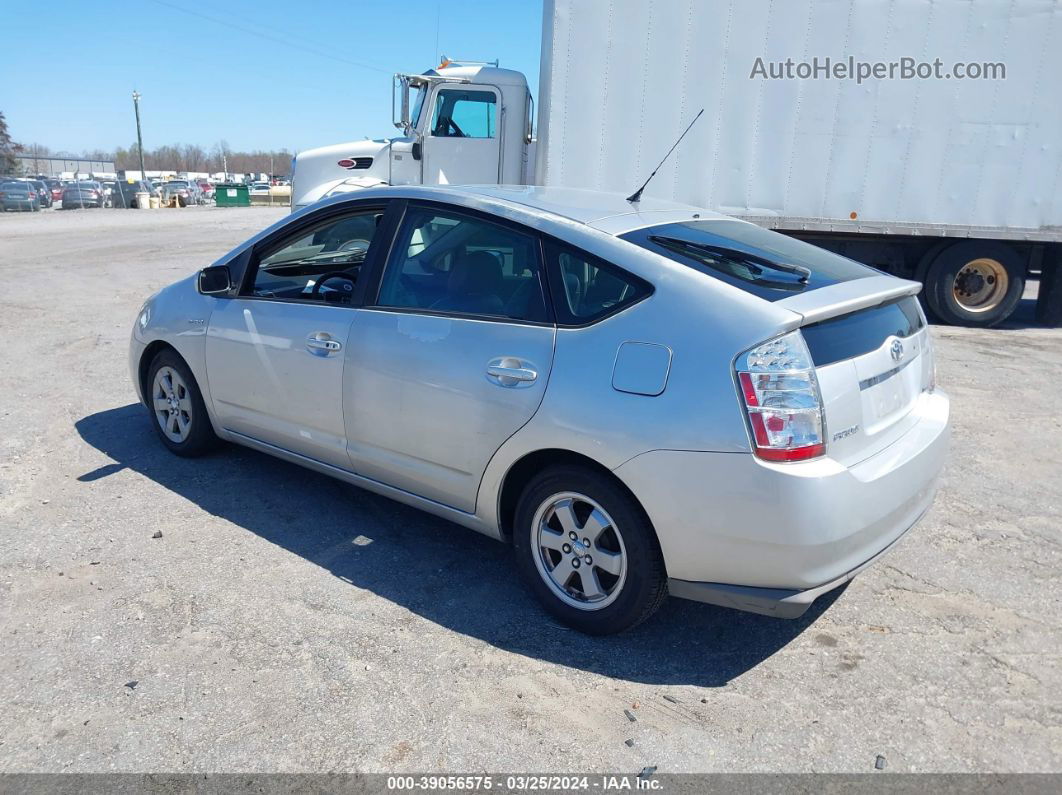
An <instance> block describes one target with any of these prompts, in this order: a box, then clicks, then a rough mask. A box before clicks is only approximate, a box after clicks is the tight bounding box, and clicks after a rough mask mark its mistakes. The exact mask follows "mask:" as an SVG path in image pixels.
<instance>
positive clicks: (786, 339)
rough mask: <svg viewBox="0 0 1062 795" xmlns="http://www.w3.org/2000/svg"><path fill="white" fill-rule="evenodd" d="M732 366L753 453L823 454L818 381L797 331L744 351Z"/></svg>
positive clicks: (782, 456) (797, 457)
mask: <svg viewBox="0 0 1062 795" xmlns="http://www.w3.org/2000/svg"><path fill="white" fill-rule="evenodd" d="M735 369H736V371H737V377H738V384H739V386H740V388H741V399H742V402H743V403H744V404H745V411H746V412H747V413H748V417H749V426H750V428H751V429H752V440H753V451H754V452H755V453H756V455H757V456H759V457H760V458H762V459H764V460H765V461H805V460H807V459H809V458H816V457H817V456H820V455H824V454H825V452H826V439H825V423H824V422H823V418H822V397H821V395H820V393H819V382H818V380H817V379H816V378H815V365H814V363H813V362H812V361H811V354H810V353H809V352H808V347H807V345H806V344H805V342H804V337H803V335H801V333H800V332H799V331H793V332H791V333H789V334H786V335H785V336H783V337H778V338H777V339H773V340H771V341H769V342H764V343H762V344H760V345H757V346H756V347H755V348H752V349H751V350H749V351H746V352H745V353H743V354H742V355H741V356H739V357H738V359H737V363H736V365H735Z"/></svg>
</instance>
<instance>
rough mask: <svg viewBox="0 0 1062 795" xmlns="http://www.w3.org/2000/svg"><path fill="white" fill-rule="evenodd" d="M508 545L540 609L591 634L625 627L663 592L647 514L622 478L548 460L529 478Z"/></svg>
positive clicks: (657, 601)
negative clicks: (549, 464)
mask: <svg viewBox="0 0 1062 795" xmlns="http://www.w3.org/2000/svg"><path fill="white" fill-rule="evenodd" d="M573 533H574V537H573V536H572V534H573ZM588 541H589V543H586V542H588ZM513 546H514V548H515V550H516V556H517V562H518V565H519V567H520V569H521V571H522V573H523V575H524V577H525V578H526V580H527V582H528V585H529V586H530V588H531V590H532V591H533V592H534V594H535V596H536V597H538V599H539V601H540V602H542V604H543V606H544V607H545V608H546V610H548V611H549V612H550V613H551V614H552V615H553V616H554V617H556V618H557V619H558V620H560V621H562V622H563V623H565V624H567V625H568V626H570V627H573V628H574V629H577V630H579V631H580V632H585V633H587V634H589V635H611V634H613V633H616V632H623V631H624V630H627V629H630V628H631V627H634V626H636V625H638V624H640V623H641V622H642V621H645V620H646V619H647V618H649V617H650V616H651V615H652V614H653V613H655V612H656V611H657V609H658V608H659V607H660V605H661V604H663V602H664V599H665V598H666V597H667V573H666V571H665V568H664V559H663V555H662V554H661V552H660V544H659V542H658V541H657V537H656V532H655V531H654V529H653V526H652V523H651V522H650V521H649V517H648V516H646V514H645V511H644V510H642V507H641V506H640V505H639V504H638V503H637V501H636V500H635V499H634V498H633V497H632V496H631V495H630V493H629V492H627V490H626V489H624V488H623V487H622V486H621V485H620V484H618V483H617V482H616V481H614V480H613V479H611V478H609V477H608V476H606V475H603V474H601V473H598V472H595V471H593V470H592V469H589V468H586V467H579V466H573V465H561V466H556V467H550V468H548V469H545V470H543V471H542V472H541V473H539V474H538V475H537V476H535V478H533V479H532V480H531V482H530V483H528V484H527V486H526V487H525V488H524V491H523V494H522V495H521V496H520V501H519V502H518V504H517V507H516V517H515V524H514V528H513Z"/></svg>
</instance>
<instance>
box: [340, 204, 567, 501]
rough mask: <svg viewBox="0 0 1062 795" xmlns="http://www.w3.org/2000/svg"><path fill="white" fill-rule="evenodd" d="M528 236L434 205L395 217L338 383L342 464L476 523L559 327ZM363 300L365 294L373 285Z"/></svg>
mask: <svg viewBox="0 0 1062 795" xmlns="http://www.w3.org/2000/svg"><path fill="white" fill-rule="evenodd" d="M541 259H542V258H541V252H540V246H539V242H538V239H537V238H536V237H535V235H534V234H532V233H531V232H529V231H528V230H525V229H522V228H519V227H516V226H513V225H508V224H501V223H498V222H496V221H495V220H491V219H488V218H485V217H483V216H479V215H470V214H466V213H464V212H462V211H459V210H456V209H451V208H444V207H441V206H438V205H426V204H425V205H416V204H410V205H409V206H408V207H407V208H406V210H405V213H404V216H403V218H402V221H401V224H400V225H399V227H398V233H397V235H396V237H395V241H394V244H393V245H392V247H391V253H390V256H389V257H388V258H387V263H386V267H385V268H384V272H383V274H382V277H381V279H380V285H379V289H378V291H376V300H375V302H372V301H370V300H369V299H368V297H367V299H366V306H364V307H362V308H359V309H356V310H355V311H354V314H355V320H354V324H353V327H352V328H351V333H350V336H349V343H348V347H347V351H348V353H347V371H346V373H345V376H344V382H345V388H344V409H345V417H346V430H347V439H348V452H349V455H350V460H351V467H352V468H353V469H354V471H355V472H357V473H358V474H361V475H364V476H366V477H369V478H373V479H375V480H379V481H382V482H384V483H387V484H389V485H392V486H396V487H398V488H400V489H404V490H406V491H409V492H412V493H414V494H417V495H420V496H422V497H426V498H428V499H431V500H434V501H436V502H440V503H442V504H444V505H448V506H450V507H453V508H457V509H458V510H462V511H467V512H472V511H474V510H475V507H476V492H477V490H478V488H479V483H480V480H481V478H482V475H483V472H484V470H485V469H486V466H487V463H488V462H489V460H490V458H491V456H492V455H493V454H494V453H495V452H496V451H497V449H498V448H499V447H500V446H501V445H502V443H503V442H504V441H505V440H506V439H507V438H509V437H510V436H511V435H512V434H513V433H515V432H516V431H517V430H518V429H519V428H520V427H521V426H523V425H524V424H525V423H526V422H527V421H528V420H530V419H531V417H532V416H533V415H534V413H535V411H536V410H537V409H538V406H539V404H540V403H541V401H542V396H543V394H544V393H545V389H546V383H547V381H548V380H549V373H550V368H551V367H552V363H553V347H554V338H555V328H554V325H553V322H552V319H551V315H550V313H549V309H548V305H547V302H546V297H545V290H544V277H543V271H542V262H541ZM369 289H370V290H372V287H370V288H369Z"/></svg>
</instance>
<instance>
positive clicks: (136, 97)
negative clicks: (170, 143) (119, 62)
mask: <svg viewBox="0 0 1062 795" xmlns="http://www.w3.org/2000/svg"><path fill="white" fill-rule="evenodd" d="M133 110H134V112H135V113H136V148H137V151H139V152H140V179H147V174H145V173H144V139H143V138H141V137H140V92H139V91H134V92H133Z"/></svg>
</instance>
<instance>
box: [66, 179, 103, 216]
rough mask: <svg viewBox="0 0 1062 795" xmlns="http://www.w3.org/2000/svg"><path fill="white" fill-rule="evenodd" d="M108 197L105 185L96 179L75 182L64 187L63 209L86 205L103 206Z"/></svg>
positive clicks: (74, 208)
mask: <svg viewBox="0 0 1062 795" xmlns="http://www.w3.org/2000/svg"><path fill="white" fill-rule="evenodd" d="M105 200H106V197H105V196H104V193H103V185H101V184H100V183H99V182H96V181H95V180H84V181H82V182H73V183H70V184H68V185H66V187H64V188H63V200H62V201H63V209H64V210H78V209H81V208H84V207H103V206H104V203H105Z"/></svg>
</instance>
